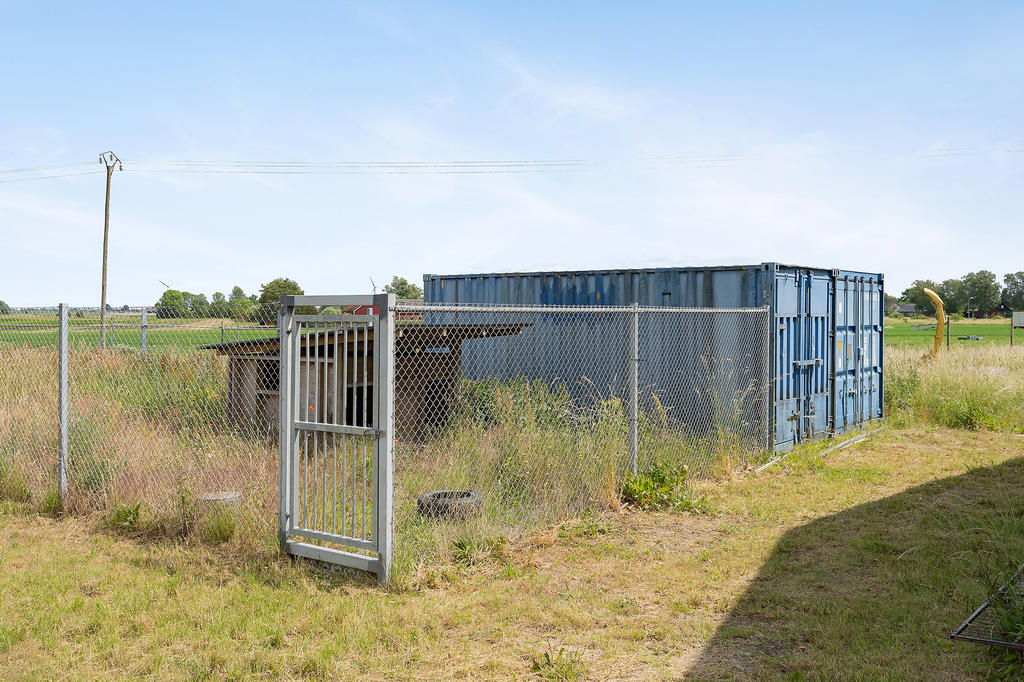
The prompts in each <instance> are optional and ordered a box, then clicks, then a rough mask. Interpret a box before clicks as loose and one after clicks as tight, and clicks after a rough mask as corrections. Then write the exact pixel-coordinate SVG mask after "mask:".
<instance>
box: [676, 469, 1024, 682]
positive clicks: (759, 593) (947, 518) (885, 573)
mask: <svg viewBox="0 0 1024 682" xmlns="http://www.w3.org/2000/svg"><path fill="white" fill-rule="evenodd" d="M1022 490H1024V459H1015V460H1010V461H1007V462H1005V463H1002V464H1000V465H998V466H991V467H980V468H975V469H970V470H968V471H967V472H966V473H964V474H962V475H960V476H954V477H950V478H946V479H942V480H938V481H934V482H931V483H928V484H925V485H921V486H918V487H915V488H911V489H909V490H906V491H905V492H902V493H900V494H897V495H894V496H892V497H888V498H885V499H881V500H878V501H876V502H871V503H867V504H862V505H858V506H856V507H852V508H850V509H847V510H845V511H843V512H840V513H838V514H834V515H832V516H828V517H825V518H822V519H819V520H816V521H813V522H811V523H808V524H805V525H803V526H800V527H798V528H795V529H793V530H790V531H789V532H787V533H786V534H785V535H783V536H782V538H781V539H780V540H779V541H778V543H777V544H776V546H775V548H774V550H773V551H772V554H771V556H770V557H769V559H768V560H767V561H766V562H765V563H764V565H763V566H762V567H761V569H760V571H759V573H758V575H757V577H756V578H755V579H754V581H753V582H752V583H751V585H750V586H749V587H748V588H747V590H746V592H745V593H744V594H743V595H742V597H741V598H740V599H739V601H738V602H737V603H736V605H735V606H734V607H733V609H732V610H731V612H730V613H729V615H728V616H727V617H726V620H725V621H724V622H723V623H722V624H721V626H720V627H719V628H718V630H717V631H716V632H715V634H714V635H713V637H712V640H711V641H710V643H709V644H708V645H707V646H706V647H705V648H704V650H703V651H702V652H701V653H700V655H699V657H698V659H697V661H696V662H695V664H694V665H693V667H692V668H691V669H690V672H689V674H688V679H791V680H801V679H850V678H868V679H963V678H965V677H971V676H973V675H977V674H979V672H978V669H977V666H978V665H979V664H984V663H986V661H987V652H986V651H985V649H984V648H983V647H980V646H977V645H971V644H965V643H961V642H953V641H951V640H950V639H949V638H948V635H949V633H950V632H951V631H952V630H953V629H954V628H955V627H956V626H957V625H959V624H960V623H961V622H962V621H963V620H964V619H965V618H966V617H967V616H968V615H970V613H971V612H972V611H973V610H974V608H975V607H977V605H978V604H979V603H980V602H982V601H983V600H984V599H985V597H986V592H987V590H988V587H989V583H990V581H992V580H994V579H997V576H998V575H1000V574H1002V575H1004V576H1005V575H1006V572H1007V571H1012V569H1014V568H1016V566H1017V564H1018V563H1019V562H1020V561H1021V560H1024V494H1022V493H1021V491H1022Z"/></svg>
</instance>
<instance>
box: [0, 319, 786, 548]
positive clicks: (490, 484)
mask: <svg viewBox="0 0 1024 682" xmlns="http://www.w3.org/2000/svg"><path fill="white" fill-rule="evenodd" d="M295 312H297V313H301V314H315V313H321V314H323V313H326V314H328V315H335V316H337V315H339V314H344V313H351V312H355V311H352V310H341V309H336V308H334V309H330V308H329V309H324V310H317V309H315V308H310V309H303V310H299V309H296V311H295ZM361 313H362V314H364V315H370V316H371V317H372V316H373V315H376V314H377V312H376V311H375V310H361ZM324 319H328V318H324ZM64 320H65V324H66V331H64V332H63V333H62V329H61V312H60V311H59V310H58V309H57V308H52V309H33V310H29V309H15V310H12V311H11V312H10V313H9V314H4V315H0V497H5V498H10V499H15V500H18V501H23V502H32V503H34V504H37V505H39V506H41V507H47V506H49V507H53V508H58V507H62V508H63V509H65V510H67V511H69V512H75V513H80V512H89V511H99V512H102V513H104V514H105V515H107V518H109V519H111V521H112V522H114V523H118V524H122V525H126V526H130V527H133V528H138V529H139V530H145V529H147V528H149V529H153V530H154V531H159V532H160V533H161V534H172V535H200V536H209V537H211V538H213V539H226V538H227V537H234V538H235V541H237V542H244V543H250V544H254V545H258V546H268V545H269V544H270V543H272V542H273V541H274V537H275V530H276V522H277V509H278V507H277V494H278V446H279V441H278V429H279V426H280V421H281V420H280V415H279V406H280V390H279V389H280V386H279V380H280V374H279V370H280V366H279V359H280V348H279V345H280V344H279V341H278V339H277V331H278V330H277V327H276V322H277V308H276V306H252V305H245V306H239V307H237V308H235V307H232V306H223V307H221V308H220V309H217V310H214V309H212V308H211V309H205V310H201V311H197V310H188V309H170V308H159V309H156V308H152V307H150V308H140V309H135V310H124V311H118V312H111V313H108V316H107V328H106V334H105V339H104V338H103V337H104V335H103V334H101V329H100V325H99V315H98V311H95V310H84V309H70V310H68V311H67V312H66V317H65V318H64ZM316 328H317V329H319V327H316ZM322 336H324V338H328V336H329V335H327V334H322ZM394 336H395V338H394V345H393V346H392V348H393V352H394V354H395V357H394V383H393V385H392V386H390V387H389V388H390V390H391V391H393V401H394V436H395V439H396V442H395V444H394V498H393V499H394V528H395V543H394V545H395V554H396V560H398V561H400V562H405V563H408V562H409V561H413V562H415V561H418V560H420V559H422V558H424V557H429V556H432V555H434V554H436V553H437V551H438V548H439V547H451V544H452V543H451V540H452V536H453V535H461V534H464V533H471V534H475V533H477V532H478V531H479V532H480V533H485V532H486V533H487V534H489V535H492V536H493V535H494V534H507V533H509V532H514V531H515V530H516V529H522V528H525V527H529V526H536V525H543V524H549V523H552V522H556V521H558V520H560V519H563V518H566V517H569V516H571V515H574V514H578V513H581V512H584V511H587V510H597V509H602V508H608V507H612V506H615V505H616V504H617V502H618V500H619V494H620V492H621V488H622V484H623V481H624V479H625V478H626V477H628V476H629V475H630V474H631V473H633V472H644V471H649V470H651V469H652V467H656V466H663V467H671V468H675V469H680V468H683V467H685V468H686V471H687V473H688V475H689V476H690V477H712V476H716V475H718V474H721V473H725V472H727V471H730V470H732V469H734V468H735V467H736V466H739V465H742V464H744V463H745V462H746V461H748V460H749V459H750V458H753V457H757V456H758V455H760V454H763V453H764V451H765V450H766V449H767V448H768V447H769V437H768V425H769V419H768V415H769V413H768V409H769V404H768V372H769V361H768V340H769V331H768V311H767V309H735V310H732V309H729V310H726V309H680V308H638V307H632V308H610V307H571V308H570V307H524V306H516V307H493V306H492V307H487V306H467V305H461V306H445V305H425V306H424V305H415V306H414V305H399V306H398V307H397V308H396V310H395V333H394ZM338 338H340V337H337V336H334V337H330V341H331V344H333V343H334V342H335V341H337V339H338ZM344 338H347V337H344ZM344 338H343V339H342V342H344ZM62 339H64V342H62ZM317 339H319V337H318V336H316V335H315V334H314V340H317ZM307 345H308V344H307ZM364 345H366V344H365V342H364ZM372 345H373V344H372V343H371V344H369V345H368V346H367V349H369V348H370V347H371V346H372ZM324 347H325V348H326V346H324ZM332 347H333V346H332ZM319 348H320V345H319V344H318V343H314V344H313V350H312V351H309V352H311V353H312V355H311V356H310V357H314V359H315V360H316V363H317V367H319V363H320V358H319V356H318V355H317V352H318V351H317V350H316V349H319ZM367 352H370V351H369V350H367ZM343 355H345V356H346V357H347V356H348V354H347V353H344V354H343ZM327 356H328V354H327V353H325V355H324V358H325V359H326V358H327ZM367 357H368V358H370V359H371V364H372V357H371V356H367ZM308 362H309V361H308V359H307V364H308ZM364 362H365V359H364ZM347 367H348V365H347V364H343V365H342V369H341V372H342V377H341V379H340V380H339V379H338V378H337V377H334V378H333V379H331V378H329V375H328V373H326V370H324V372H325V374H324V377H323V378H322V379H321V378H319V376H320V370H317V374H316V376H317V377H318V378H316V379H315V381H314V383H315V384H316V385H319V383H321V382H326V383H325V386H326V384H327V383H330V381H332V380H333V381H334V383H335V384H337V383H338V381H341V384H343V385H344V387H345V388H344V391H345V392H344V394H342V395H341V397H339V398H337V400H339V401H340V403H339V404H340V405H342V406H343V407H342V409H341V414H346V415H347V412H346V410H347V409H348V408H346V407H344V406H345V405H348V404H351V405H352V406H355V407H353V409H355V410H356V411H359V410H364V411H365V410H366V409H368V407H367V406H368V405H372V401H373V400H374V391H375V389H376V388H377V387H376V386H374V385H373V374H372V372H371V373H370V374H367V373H366V372H365V371H364V372H363V373H362V374H359V373H358V372H356V371H355V370H356V367H355V365H353V366H352V370H351V372H350V373H349V374H346V370H345V368H347ZM357 377H358V379H357ZM357 380H358V381H362V382H363V385H362V387H361V393H360V391H359V390H357V389H358V387H350V386H349V383H350V381H357ZM305 381H306V382H307V384H308V382H309V381H310V379H309V377H306V379H305ZM332 385H333V384H332ZM350 388H351V390H352V394H351V396H348V392H349V390H350ZM346 396H348V397H346ZM360 396H362V397H361V398H360ZM360 400H362V402H361V403H360V402H359V401H360ZM346 401H350V402H346ZM317 405H319V402H316V401H315V404H314V406H313V408H312V409H313V410H314V412H313V414H314V416H315V415H317V414H319V413H318V412H317V410H318V409H319V408H318V407H317ZM62 408H63V409H65V410H66V418H63V419H62V417H61V409H62ZM325 409H326V408H325ZM353 414H355V413H353ZM306 418H309V417H308V415H307V417H306ZM366 419H367V417H365V416H364V417H363V420H364V421H363V422H360V421H359V419H358V418H356V417H352V419H351V420H349V419H348V417H345V418H344V419H342V420H341V421H339V417H338V413H337V410H336V412H335V417H334V419H333V421H334V422H335V423H349V421H351V423H352V424H356V425H358V424H362V423H370V422H367V421H366ZM373 423H375V422H373ZM314 442H315V439H314ZM325 442H326V441H325ZM300 449H302V448H301V446H300ZM306 449H307V450H308V449H309V448H306ZM312 451H315V452H319V450H318V449H317V448H316V447H314V448H312ZM341 452H342V457H341V459H340V460H339V461H340V462H341V463H342V469H341V470H340V471H341V477H340V479H338V480H341V481H343V482H344V481H346V480H347V479H346V475H349V476H350V475H352V474H351V472H347V469H345V466H346V464H347V463H348V459H350V457H349V455H351V456H352V457H354V456H355V455H354V454H353V453H354V452H355V450H354V449H353V450H352V451H351V452H350V451H349V450H345V449H344V448H342V450H341ZM300 454H301V455H302V456H303V457H304V459H302V462H304V463H305V462H307V460H309V457H310V455H309V454H308V453H306V452H303V453H300ZM331 455H332V459H331V461H332V462H333V461H334V460H333V456H334V455H335V453H334V452H333V451H332V452H331ZM325 456H326V455H325ZM324 461H325V462H326V461H327V460H326V459H324ZM61 462H62V463H63V466H59V463H61ZM353 462H355V459H353ZM359 463H360V467H361V468H360V471H362V476H363V477H362V478H361V479H360V481H361V483H360V485H361V486H364V487H365V486H369V487H370V488H372V486H373V485H374V483H373V480H372V478H373V477H372V476H370V475H369V473H368V472H369V468H368V467H367V465H366V460H365V457H364V458H363V459H362V460H360V462H359ZM352 466H353V467H356V464H352ZM355 470H356V469H355V468H353V469H352V472H354V471H355ZM324 471H326V469H324ZM331 473H332V478H331V480H332V481H334V478H333V475H334V472H333V470H332V472H331ZM302 480H303V481H305V480H306V479H302ZM325 480H326V479H325ZM336 485H337V484H336ZM342 485H347V484H344V483H343V484H342ZM354 485H355V484H353V486H354ZM347 489H348V488H347V487H345V488H344V490H347ZM353 490H355V488H354V487H353ZM431 493H433V495H431ZM365 496H366V494H365V493H363V498H360V499H363V501H364V502H365ZM325 499H326V498H325ZM353 504H355V503H354V502H353ZM315 506H316V505H315V504H314V507H315ZM353 508H354V507H353ZM364 515H365V512H364ZM343 517H344V515H343ZM324 518H325V519H326V518H327V517H326V516H325V517H324ZM331 520H332V521H333V520H334V517H333V515H332V516H331ZM353 523H354V521H353Z"/></svg>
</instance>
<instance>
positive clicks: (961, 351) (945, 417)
mask: <svg viewBox="0 0 1024 682" xmlns="http://www.w3.org/2000/svg"><path fill="white" fill-rule="evenodd" d="M885 371H886V375H885V382H886V383H885V401H886V409H887V410H888V414H889V415H890V417H891V418H892V420H893V421H894V422H895V423H896V424H898V425H906V424H913V423H919V422H930V423H934V424H938V425H940V426H947V427H950V428H962V429H971V430H980V429H985V430H996V431H1011V432H1015V433H1021V432H1024V348H1022V347H1019V346H1018V347H1013V348H1011V347H1009V346H994V345H990V346H977V347H972V348H966V347H960V348H951V349H948V350H946V349H943V350H942V352H940V353H939V355H938V357H936V358H934V359H925V358H924V356H923V353H922V352H921V351H920V350H918V349H906V348H895V349H893V348H890V349H886V367H885Z"/></svg>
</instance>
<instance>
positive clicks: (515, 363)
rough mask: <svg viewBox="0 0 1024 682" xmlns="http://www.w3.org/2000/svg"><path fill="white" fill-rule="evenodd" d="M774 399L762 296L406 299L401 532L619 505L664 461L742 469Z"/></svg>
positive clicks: (503, 523)
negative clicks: (676, 304) (640, 300)
mask: <svg viewBox="0 0 1024 682" xmlns="http://www.w3.org/2000/svg"><path fill="white" fill-rule="evenodd" d="M767 399H768V311H767V309H760V308H759V309H738V310H731V309H729V310H718V309H682V308H637V307H633V308H619V307H616V308H611V307H604V308H602V307H543V306H540V307H528V306H473V305H430V304H427V305H425V306H415V307H413V306H410V307H402V306H399V307H398V308H397V309H396V332H395V386H394V400H395V436H396V438H397V443H396V448H395V512H394V513H395V527H396V531H395V532H396V547H397V548H398V549H399V550H400V551H401V552H403V553H404V554H405V555H406V556H410V555H412V556H415V555H417V554H422V553H427V552H430V551H432V549H433V546H434V545H436V543H437V542H438V541H439V539H440V541H441V542H444V537H445V536H446V534H450V533H458V532H461V530H460V529H461V528H465V527H466V526H467V525H468V526H470V527H492V528H521V527H525V526H528V525H533V524H543V523H548V522H551V521H555V520H558V519H561V518H565V517H566V516H569V515H572V514H576V513H580V512H583V511H586V510H591V509H600V508H603V507H609V506H614V505H615V504H616V503H617V500H618V493H619V490H620V487H621V484H622V481H623V477H624V476H626V475H627V474H629V473H631V472H633V471H643V470H645V469H649V468H650V467H652V466H654V465H656V464H667V465H671V466H673V467H684V466H685V467H687V468H688V470H689V473H690V475H692V476H713V475H716V474H718V473H721V472H725V471H728V470H731V469H732V468H734V467H736V466H738V465H741V464H743V463H744V462H745V461H747V460H748V459H750V458H751V457H753V456H759V455H761V454H763V453H764V451H765V450H766V448H767V447H768V402H767Z"/></svg>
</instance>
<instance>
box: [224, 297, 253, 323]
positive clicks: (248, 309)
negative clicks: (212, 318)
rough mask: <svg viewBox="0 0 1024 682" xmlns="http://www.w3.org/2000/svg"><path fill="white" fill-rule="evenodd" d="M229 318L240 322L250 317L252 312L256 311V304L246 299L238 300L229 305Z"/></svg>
mask: <svg viewBox="0 0 1024 682" xmlns="http://www.w3.org/2000/svg"><path fill="white" fill-rule="evenodd" d="M228 306H229V310H230V317H232V318H234V319H236V320H238V321H239V322H242V321H244V320H248V319H249V318H250V317H252V314H253V311H254V310H255V309H256V304H255V303H253V302H252V301H250V300H249V299H248V298H240V299H238V300H237V301H235V302H233V303H229V304H228Z"/></svg>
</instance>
